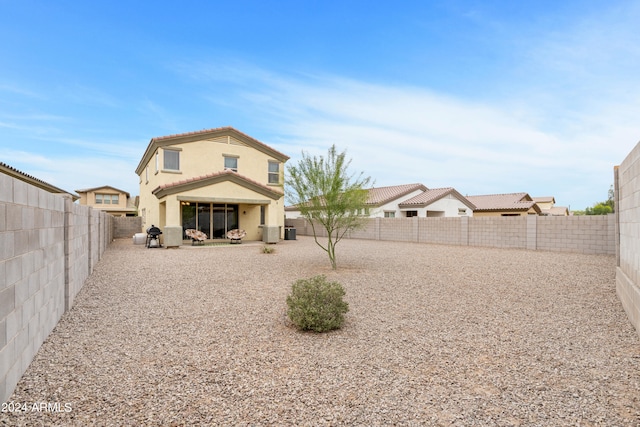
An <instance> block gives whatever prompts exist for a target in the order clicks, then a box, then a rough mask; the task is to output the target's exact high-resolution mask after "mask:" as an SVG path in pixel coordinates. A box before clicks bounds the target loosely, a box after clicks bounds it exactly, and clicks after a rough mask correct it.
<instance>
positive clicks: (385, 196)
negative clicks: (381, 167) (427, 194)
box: [367, 183, 428, 205]
mask: <svg viewBox="0 0 640 427" xmlns="http://www.w3.org/2000/svg"><path fill="white" fill-rule="evenodd" d="M416 190H422V191H426V190H428V189H427V187H425V186H424V185H423V184H419V183H416V184H403V185H391V186H388V187H374V188H370V189H369V190H368V191H369V197H368V199H367V204H368V205H382V204H384V203H388V202H390V201H392V200H395V199H397V198H398V197H402V196H406V195H407V194H409V193H411V192H413V191H416Z"/></svg>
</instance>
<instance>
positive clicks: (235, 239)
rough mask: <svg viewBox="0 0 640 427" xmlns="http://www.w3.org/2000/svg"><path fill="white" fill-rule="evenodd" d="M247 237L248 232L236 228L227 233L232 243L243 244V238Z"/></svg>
mask: <svg viewBox="0 0 640 427" xmlns="http://www.w3.org/2000/svg"><path fill="white" fill-rule="evenodd" d="M246 235H247V233H246V231H244V230H240V229H238V228H235V229H233V230H229V232H227V239H231V243H242V238H243V237H244V236H246Z"/></svg>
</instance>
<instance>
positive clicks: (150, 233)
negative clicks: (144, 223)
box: [145, 224, 162, 248]
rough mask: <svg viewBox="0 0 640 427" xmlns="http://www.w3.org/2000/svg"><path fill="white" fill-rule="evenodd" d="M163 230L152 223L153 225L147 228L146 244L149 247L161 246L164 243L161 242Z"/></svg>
mask: <svg viewBox="0 0 640 427" xmlns="http://www.w3.org/2000/svg"><path fill="white" fill-rule="evenodd" d="M161 234H162V231H160V229H159V228H158V227H156V226H155V225H153V224H151V227H149V228H147V242H146V244H145V246H146V247H147V248H159V247H161V246H162V245H161V244H160V235H161Z"/></svg>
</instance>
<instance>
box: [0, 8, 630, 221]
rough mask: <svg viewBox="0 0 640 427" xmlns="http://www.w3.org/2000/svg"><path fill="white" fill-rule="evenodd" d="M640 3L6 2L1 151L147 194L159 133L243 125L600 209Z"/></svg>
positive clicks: (391, 170) (83, 182)
mask: <svg viewBox="0 0 640 427" xmlns="http://www.w3.org/2000/svg"><path fill="white" fill-rule="evenodd" d="M638 22H640V2H638V1H616V0H611V1H608V2H602V1H571V0H569V1H562V2H558V1H555V0H554V1H523V2H507V1H456V0H451V1H403V2H395V3H393V4H392V3H389V2H371V1H340V2H338V1H327V0H324V1H303V0H296V1H241V0H239V1H233V2H230V1H224V2H223V1H202V2H200V1H184V2H164V1H154V2H147V1H136V2H120V1H109V2H105V1H91V2H81V1H56V2H45V1H41V2H34V1H29V0H22V1H19V2H17V1H10V0H0V40H3V42H2V43H0V161H3V162H5V163H8V164H9V165H11V166H13V167H16V168H18V169H20V170H21V171H23V172H26V173H28V174H31V175H34V176H36V177H37V178H40V179H43V180H45V181H47V182H49V183H51V184H53V185H56V186H58V187H61V188H63V189H65V190H69V191H74V190H77V189H82V188H90V187H97V186H101V185H111V186H114V187H116V188H120V189H122V190H125V191H128V192H129V193H131V195H137V194H138V193H139V187H138V178H137V176H136V175H135V172H134V170H135V168H136V166H137V164H138V162H139V161H140V158H141V156H142V154H143V153H144V150H145V148H146V147H147V145H148V143H149V140H150V139H151V138H152V137H156V136H163V135H169V134H174V133H182V132H191V131H196V130H201V129H208V128H215V127H221V126H233V127H235V128H237V129H238V130H240V131H242V132H244V133H247V134H249V135H251V136H253V137H254V138H256V139H258V140H260V141H262V142H264V143H266V144H269V145H271V146H272V147H274V148H276V149H277V150H279V151H282V152H284V153H285V154H287V155H289V156H290V157H291V160H290V161H289V162H290V163H291V164H294V163H296V162H297V161H298V160H299V159H300V157H301V152H302V150H304V151H306V152H308V153H310V154H313V155H317V154H324V153H326V151H327V149H328V148H329V146H331V145H332V144H335V145H336V146H337V148H338V149H339V150H347V153H348V156H349V157H350V158H352V160H353V161H352V164H351V167H352V170H353V171H354V172H361V171H362V172H364V173H365V175H368V176H371V177H372V178H373V180H374V181H375V184H376V186H386V185H396V184H407V183H414V182H420V183H423V184H425V185H426V186H427V187H430V188H439V187H454V188H456V189H457V190H458V191H459V192H461V193H462V194H468V195H479V194H494V193H509V192H528V193H529V194H530V195H532V196H549V195H551V196H555V198H556V203H557V204H558V205H563V206H570V207H571V209H584V208H585V207H587V206H591V205H592V204H593V203H595V202H598V201H602V200H605V199H606V197H607V190H608V189H609V186H610V185H611V184H612V183H613V167H614V165H617V164H620V163H621V162H622V160H623V159H624V158H625V157H626V156H627V154H628V153H629V152H630V151H631V149H632V148H633V147H634V146H635V145H636V143H637V142H638V141H639V140H640V120H639V119H638V118H639V117H640V79H639V78H638V70H640V31H638V24H637V23H638Z"/></svg>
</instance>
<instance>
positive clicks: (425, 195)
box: [400, 187, 476, 209]
mask: <svg viewBox="0 0 640 427" xmlns="http://www.w3.org/2000/svg"><path fill="white" fill-rule="evenodd" d="M449 194H453V195H454V196H455V197H456V198H457V199H458V200H460V201H461V202H462V203H464V204H465V205H467V206H468V207H469V208H470V209H475V208H476V207H475V205H474V204H473V203H471V202H470V201H469V200H467V199H466V198H465V197H464V196H463V195H462V194H460V193H459V192H457V191H456V189H455V188H453V187H445V188H432V189H430V190H426V191H424V192H422V193H421V194H418V195H417V196H415V197H412V198H410V199H408V200H405V201H404V202H402V203H400V206H408V205H415V206H427V205H430V204H431V203H433V202H435V201H437V200H440V199H441V198H443V197H445V196H447V195H449Z"/></svg>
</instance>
